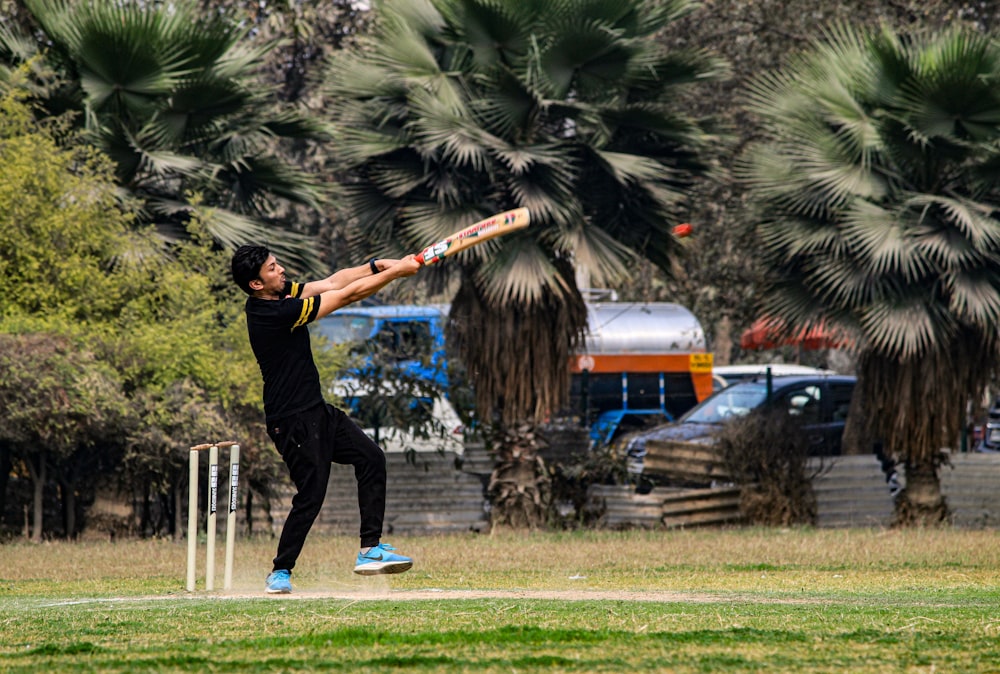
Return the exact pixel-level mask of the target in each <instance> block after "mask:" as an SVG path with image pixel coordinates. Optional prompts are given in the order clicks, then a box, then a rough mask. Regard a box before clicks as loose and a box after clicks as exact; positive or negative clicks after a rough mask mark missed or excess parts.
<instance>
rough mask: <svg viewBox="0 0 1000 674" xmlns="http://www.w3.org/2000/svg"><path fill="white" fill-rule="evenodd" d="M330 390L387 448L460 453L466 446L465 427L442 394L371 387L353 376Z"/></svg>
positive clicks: (384, 447) (387, 449)
mask: <svg viewBox="0 0 1000 674" xmlns="http://www.w3.org/2000/svg"><path fill="white" fill-rule="evenodd" d="M384 388H385V387H383V389H384ZM332 390H333V393H334V394H335V395H336V396H337V397H338V398H340V400H341V402H342V404H343V406H344V409H345V411H347V413H348V414H350V415H351V416H352V417H354V418H355V420H356V421H358V423H359V425H360V426H361V427H362V428H363V429H364V431H365V433H367V434H368V436H369V437H370V438H372V439H373V440H375V442H377V443H378V445H379V446H380V447H381V448H382V449H383V450H385V451H386V452H411V451H412V452H454V453H456V454H462V452H463V451H464V449H465V444H464V438H465V427H464V425H463V424H462V420H461V419H460V418H459V416H458V413H457V412H456V411H455V408H454V407H453V406H452V404H451V402H450V401H449V400H448V399H447V398H446V397H444V396H441V395H438V396H431V395H421V394H419V393H416V394H414V393H413V392H397V391H394V390H381V391H379V390H376V391H371V390H368V389H366V387H365V386H364V385H363V384H362V383H361V382H359V381H358V380H355V379H342V380H339V381H337V382H336V383H335V384H334V386H333V387H332ZM417 429H419V430H417Z"/></svg>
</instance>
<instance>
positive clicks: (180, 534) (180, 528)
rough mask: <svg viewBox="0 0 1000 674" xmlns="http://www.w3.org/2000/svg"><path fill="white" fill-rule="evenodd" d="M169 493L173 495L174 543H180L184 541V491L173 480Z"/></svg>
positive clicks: (176, 481) (178, 482)
mask: <svg viewBox="0 0 1000 674" xmlns="http://www.w3.org/2000/svg"><path fill="white" fill-rule="evenodd" d="M171 491H172V492H173V494H174V541H175V542H177V543H180V542H181V541H182V540H184V519H183V514H184V489H183V488H182V487H181V483H180V480H174V486H173V488H172V489H171Z"/></svg>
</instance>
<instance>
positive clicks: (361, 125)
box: [324, 0, 721, 526]
mask: <svg viewBox="0 0 1000 674" xmlns="http://www.w3.org/2000/svg"><path fill="white" fill-rule="evenodd" d="M693 7H694V4H693V3H691V2H689V1H688V0H666V1H656V2H648V1H642V0H626V1H622V0H560V1H552V0H544V1H543V0H489V1H487V0H392V1H386V2H383V3H381V4H378V5H377V7H376V11H375V25H374V29H373V32H372V34H371V36H370V39H368V40H365V41H363V42H361V44H359V46H358V47H357V48H355V49H350V50H345V51H344V52H340V53H338V54H336V55H335V56H334V58H333V60H332V62H331V65H330V67H329V68H328V70H327V77H326V80H325V89H324V91H325V94H326V97H327V100H328V101H329V108H330V110H331V112H332V115H333V119H334V120H335V124H336V131H335V142H334V143H333V148H332V149H333V151H334V152H335V153H336V160H337V162H339V163H338V164H337V166H338V167H339V168H341V169H343V172H344V173H343V185H344V187H343V194H344V200H345V207H346V208H347V210H348V211H349V213H350V214H351V216H352V217H353V218H355V219H356V220H355V221H356V223H357V228H356V231H355V233H354V236H355V239H354V241H356V242H363V243H364V245H358V249H364V250H371V249H372V248H373V247H376V246H377V248H378V250H380V251H381V252H382V253H383V254H385V255H396V254H400V253H405V252H414V251H417V250H420V248H422V247H423V246H425V245H428V244H429V243H431V242H433V241H435V240H437V239H439V238H441V237H443V236H445V235H447V234H450V233H451V232H453V231H455V230H457V229H459V228H460V227H462V226H464V225H467V224H470V223H471V222H473V221H476V220H479V219H480V218H483V217H486V216H487V215H490V214H492V213H496V212H499V211H503V210H506V209H508V208H512V207H517V206H526V207H528V208H529V209H530V210H531V213H532V226H531V228H530V229H528V230H527V231H525V232H523V233H521V234H519V235H514V236H509V237H505V238H503V239H502V240H495V241H494V242H490V243H489V244H486V245H483V246H480V247H478V248H475V249H473V250H471V251H469V252H467V253H464V254H463V255H462V256H461V257H460V259H458V260H457V261H456V262H455V263H454V264H451V263H449V264H445V265H442V267H441V268H440V269H431V270H428V271H429V272H432V273H436V274H437V275H438V278H437V280H438V281H440V282H441V283H444V281H445V277H446V276H449V275H452V274H454V275H457V276H458V277H459V278H458V283H459V290H458V291H457V294H456V296H455V298H454V300H453V302H452V309H451V315H450V324H449V335H448V339H449V345H450V347H454V348H455V349H456V350H457V353H458V354H459V355H460V357H461V360H462V361H463V363H464V365H465V366H466V368H467V370H468V372H469V373H470V378H471V379H472V382H473V384H474V386H475V391H476V396H477V408H478V411H479V414H480V417H481V420H482V421H483V422H485V423H486V424H489V425H495V427H496V428H497V429H498V432H497V434H496V438H497V441H496V449H497V450H498V468H497V471H498V472H497V473H496V474H495V475H494V484H495V485H496V491H495V493H494V500H495V505H496V507H495V508H494V512H495V513H496V514H497V521H498V522H501V523H503V522H508V523H511V524H515V525H529V526H534V525H536V524H538V523H540V522H541V520H542V518H543V516H544V515H543V513H544V506H545V504H544V498H542V497H541V496H540V495H541V494H542V492H543V490H544V485H543V482H544V480H545V479H546V478H545V476H544V473H543V471H541V470H539V468H538V463H537V451H536V450H537V442H536V441H535V440H534V438H535V434H534V432H533V429H534V426H535V425H536V424H537V422H539V421H540V420H542V419H543V418H545V417H546V416H547V415H550V414H552V413H554V412H556V411H558V410H559V409H560V408H561V406H562V405H563V404H564V400H565V398H566V397H567V393H568V387H569V372H568V368H569V356H570V354H571V353H572V350H573V348H574V346H575V345H576V344H577V343H578V340H579V339H580V337H581V333H582V331H583V330H584V329H585V328H586V313H585V306H584V302H583V300H582V298H581V295H580V293H579V289H578V288H577V283H576V278H575V276H576V271H577V269H579V268H586V270H588V272H589V274H590V275H591V278H593V279H594V281H595V282H596V283H607V282H613V281H614V280H616V279H619V278H624V277H626V276H627V275H628V274H629V273H630V271H631V270H632V269H634V267H635V264H636V262H637V260H639V259H642V258H648V259H650V260H652V261H653V262H654V263H655V264H657V265H659V266H661V267H663V268H664V269H669V266H670V263H671V261H672V260H673V259H674V258H675V256H676V254H677V252H678V244H677V242H676V241H675V240H674V238H673V237H672V235H671V226H672V225H673V224H674V223H676V222H677V221H678V220H679V219H680V218H681V215H682V213H683V202H684V197H685V194H686V193H687V191H688V189H689V187H690V184H691V181H692V179H693V178H694V177H695V176H697V175H699V174H700V173H702V172H703V171H704V170H705V168H706V167H705V166H704V165H703V162H702V161H701V160H700V153H701V152H702V150H703V146H704V144H705V142H706V141H707V140H708V137H707V136H706V132H705V131H704V129H703V128H702V126H701V125H699V124H698V123H697V122H696V121H695V120H693V119H689V118H688V117H687V116H685V115H684V113H683V111H682V110H681V109H680V108H679V107H678V106H677V105H676V104H675V101H676V96H677V94H678V92H679V91H681V90H683V89H684V88H685V87H688V86H690V85H693V84H695V83H697V82H700V81H702V80H706V79H709V78H711V77H713V76H714V75H716V74H718V73H719V72H720V71H721V68H720V65H719V64H718V63H717V62H716V61H715V60H714V59H712V58H710V57H709V56H708V55H706V54H704V53H700V52H695V51H667V50H665V49H663V48H662V47H661V46H659V45H658V43H657V41H656V39H655V37H656V35H657V33H658V31H660V30H661V29H662V28H664V27H665V26H667V25H668V24H670V23H671V22H672V21H674V20H676V19H678V18H679V17H681V16H683V15H684V14H685V13H687V12H689V11H691V9H692V8H693ZM515 429H522V430H521V431H517V432H504V431H505V430H515Z"/></svg>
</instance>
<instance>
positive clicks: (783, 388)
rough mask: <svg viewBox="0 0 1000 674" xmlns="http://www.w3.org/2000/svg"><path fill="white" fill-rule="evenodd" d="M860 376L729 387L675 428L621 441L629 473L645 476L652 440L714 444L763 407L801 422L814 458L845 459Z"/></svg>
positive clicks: (786, 378)
mask: <svg viewBox="0 0 1000 674" xmlns="http://www.w3.org/2000/svg"><path fill="white" fill-rule="evenodd" d="M855 382H856V378H855V377H851V376H846V375H792V376H777V377H772V379H771V390H770V392H769V391H768V382H767V379H766V378H765V377H758V378H756V379H753V380H751V381H744V382H739V383H736V384H733V385H731V386H728V387H726V388H724V389H722V390H721V391H718V392H716V393H714V394H713V395H712V396H711V397H709V398H708V399H706V400H705V401H703V402H701V403H700V404H698V405H697V406H695V407H693V408H692V409H691V410H690V411H688V412H687V413H686V414H684V415H683V416H682V417H680V418H679V419H678V420H677V421H676V422H675V423H669V424H664V425H661V426H658V427H656V428H653V429H650V430H647V431H642V432H638V433H635V434H633V435H631V436H628V437H627V438H624V439H623V441H622V445H621V446H622V448H623V451H624V454H625V456H626V459H627V461H628V467H629V472H632V473H641V472H642V463H643V457H645V455H646V444H647V443H648V442H649V441H651V440H683V441H688V442H699V443H706V444H708V443H711V442H712V438H713V436H714V434H715V433H716V431H718V429H719V427H720V426H721V425H722V424H724V423H726V421H727V420H729V419H732V418H735V417H740V416H744V415H746V414H749V413H750V412H751V410H754V409H757V408H760V407H761V406H763V405H774V406H778V407H784V408H786V409H787V410H788V412H789V414H792V415H795V416H799V417H801V419H802V421H803V423H804V427H805V429H806V432H807V433H808V435H809V442H810V454H811V455H813V456H836V455H839V454H840V450H841V447H840V445H841V439H842V437H843V434H844V423H845V421H846V419H847V411H848V409H849V408H850V404H851V396H852V394H853V393H854V385H855Z"/></svg>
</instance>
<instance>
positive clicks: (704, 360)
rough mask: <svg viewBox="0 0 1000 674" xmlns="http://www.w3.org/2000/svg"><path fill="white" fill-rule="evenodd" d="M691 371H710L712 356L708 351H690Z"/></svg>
mask: <svg viewBox="0 0 1000 674" xmlns="http://www.w3.org/2000/svg"><path fill="white" fill-rule="evenodd" d="M690 359H691V360H690V363H691V371H692V372H711V371H712V363H713V358H712V354H710V353H692V354H691V356H690Z"/></svg>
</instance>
